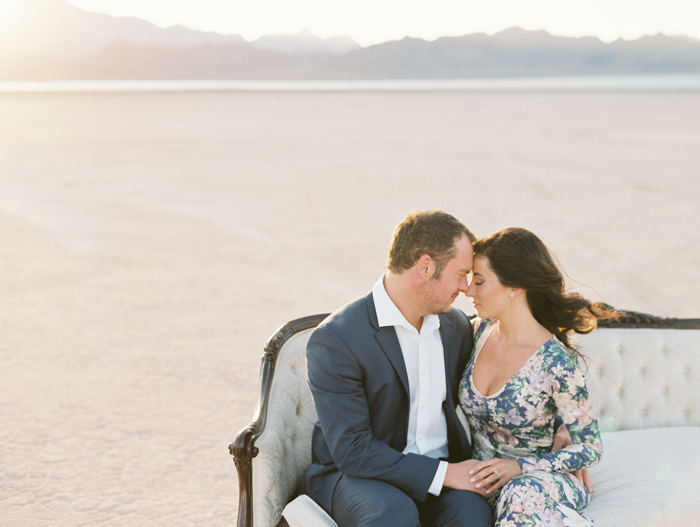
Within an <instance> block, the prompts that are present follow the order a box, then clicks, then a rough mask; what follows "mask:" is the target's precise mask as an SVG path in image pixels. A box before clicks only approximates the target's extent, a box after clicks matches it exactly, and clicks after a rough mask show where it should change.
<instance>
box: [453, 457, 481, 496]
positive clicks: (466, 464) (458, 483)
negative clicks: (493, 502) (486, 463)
mask: <svg viewBox="0 0 700 527" xmlns="http://www.w3.org/2000/svg"><path fill="white" fill-rule="evenodd" d="M477 463H479V462H478V461H477V460H476V459H467V460H465V461H461V462H459V463H449V464H448V465H447V472H446V473H445V481H444V482H443V484H442V486H443V487H449V488H451V489H457V490H469V491H471V492H475V493H476V494H479V495H481V496H483V497H484V498H485V497H487V496H488V494H486V488H484V487H483V486H481V487H477V486H476V483H473V482H471V481H470V480H471V479H472V478H473V477H474V475H473V474H470V473H469V471H470V470H472V469H473V468H474V467H475V466H476V464H477Z"/></svg>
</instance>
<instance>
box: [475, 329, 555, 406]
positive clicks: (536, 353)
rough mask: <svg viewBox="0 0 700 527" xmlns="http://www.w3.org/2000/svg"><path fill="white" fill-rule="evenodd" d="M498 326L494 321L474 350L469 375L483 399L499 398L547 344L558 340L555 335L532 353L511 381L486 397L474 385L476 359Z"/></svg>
mask: <svg viewBox="0 0 700 527" xmlns="http://www.w3.org/2000/svg"><path fill="white" fill-rule="evenodd" d="M497 325H498V321H494V322H493V323H491V324H490V325H489V327H487V328H486V329H485V330H484V332H483V333H482V334H481V336H480V337H479V340H478V341H477V343H476V346H475V349H474V360H473V361H472V371H471V372H470V373H469V384H471V387H472V390H474V392H475V393H476V394H477V395H479V396H480V397H483V398H484V399H493V398H494V397H498V396H499V395H501V393H502V392H503V390H505V389H506V386H508V385H509V384H510V383H511V382H513V379H514V378H515V376H516V375H518V373H520V372H521V371H522V369H523V368H525V366H527V365H528V364H529V363H530V361H532V360H533V358H534V357H536V356H537V355H539V354H540V352H541V351H542V350H543V349H545V347H546V346H547V344H549V343H550V342H552V340H554V339H555V338H556V337H555V336H554V335H552V338H551V339H549V340H548V341H547V342H545V343H544V344H542V345H541V346H540V347H539V348H537V349H536V350H535V351H534V352H532V354H531V355H530V356H529V357H528V358H527V360H526V361H525V362H523V364H522V365H521V366H520V368H518V369H517V371H516V372H515V373H514V374H513V375H512V376H511V377H510V379H508V380H507V381H506V382H505V384H504V385H503V386H501V387H500V388H499V389H498V390H497V391H495V392H494V393H492V394H491V395H484V394H482V393H481V392H480V391H479V389H478V388H477V387H476V384H474V367H475V366H476V359H478V358H479V354H480V353H481V349H482V348H483V347H484V344H486V341H487V340H488V339H489V337H490V336H491V333H492V332H493V330H494V329H495V328H496V326H497Z"/></svg>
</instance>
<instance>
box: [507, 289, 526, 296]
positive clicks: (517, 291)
mask: <svg viewBox="0 0 700 527" xmlns="http://www.w3.org/2000/svg"><path fill="white" fill-rule="evenodd" d="M522 291H523V290H522V289H520V288H517V287H511V288H510V292H509V293H508V296H509V297H511V298H515V297H516V296H518V295H519V294H520V293H522Z"/></svg>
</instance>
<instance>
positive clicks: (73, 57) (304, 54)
mask: <svg viewBox="0 0 700 527" xmlns="http://www.w3.org/2000/svg"><path fill="white" fill-rule="evenodd" d="M669 73H676V74H677V73H700V41H698V40H696V39H691V38H688V37H682V36H666V35H661V34H659V35H654V36H646V37H642V38H640V39H638V40H634V41H625V40H617V41H615V42H612V43H604V42H602V41H601V40H600V39H598V38H595V37H583V38H571V37H557V36H553V35H550V34H549V33H547V32H546V31H525V30H522V29H519V28H511V29H508V30H505V31H502V32H501V33H498V34H496V35H493V36H488V35H485V34H472V35H465V36H462V37H443V38H440V39H437V40H435V41H432V42H428V41H425V40H422V39H416V38H404V39H403V40H400V41H391V42H385V43H383V44H377V45H374V46H369V47H366V48H362V47H360V46H359V45H358V44H357V43H356V42H355V41H353V40H352V39H351V38H349V37H332V38H327V39H320V38H318V37H316V36H314V35H312V34H311V33H309V32H308V31H306V32H302V33H300V34H297V35H272V36H265V37H261V38H259V39H258V40H255V41H253V42H247V41H245V40H244V39H243V38H242V37H240V36H239V35H220V34H218V33H212V32H204V31H195V30H192V29H189V28H186V27H183V26H173V27H170V28H167V29H162V28H159V27H158V26H156V25H154V24H152V23H150V22H147V21H145V20H140V19H137V18H122V17H112V16H109V15H102V14H97V13H89V12H87V11H84V10H82V9H79V8H77V7H75V6H73V5H72V4H69V3H68V2H66V1H64V0H21V1H20V2H19V3H18V4H16V8H15V11H14V12H13V13H12V15H11V16H10V17H6V18H5V20H4V22H3V23H2V24H1V25H0V80H59V79H426V78H432V79H440V78H477V77H522V76H567V75H624V74H669Z"/></svg>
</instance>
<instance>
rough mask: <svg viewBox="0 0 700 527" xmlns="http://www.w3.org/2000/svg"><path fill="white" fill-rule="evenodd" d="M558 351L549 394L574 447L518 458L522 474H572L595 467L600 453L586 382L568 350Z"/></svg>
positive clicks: (595, 421) (552, 365)
mask: <svg viewBox="0 0 700 527" xmlns="http://www.w3.org/2000/svg"><path fill="white" fill-rule="evenodd" d="M560 352H561V353H557V354H555V359H554V360H553V361H552V364H551V366H550V368H551V373H553V375H554V378H553V382H552V392H551V395H552V399H553V400H554V404H555V405H556V407H557V414H558V415H560V416H561V418H562V420H563V421H564V426H566V429H567V430H568V432H569V435H570V436H571V440H572V442H573V444H571V445H569V446H567V447H565V448H563V449H561V450H558V451H557V452H548V453H547V454H544V455H542V456H539V457H538V456H527V457H524V458H518V463H520V467H521V468H522V470H523V474H526V473H528V472H533V471H535V470H542V471H546V472H561V473H566V472H574V471H576V470H579V469H582V468H586V467H590V466H592V465H595V464H596V463H597V462H598V461H599V459H600V456H601V455H602V454H603V443H602V442H601V439H600V430H599V428H598V420H597V419H596V415H595V411H594V410H593V407H592V406H591V403H590V401H589V400H588V390H587V388H586V380H585V377H584V375H583V372H582V371H581V370H580V368H579V367H578V360H577V358H576V356H575V355H573V354H572V353H569V352H568V351H565V350H563V349H560Z"/></svg>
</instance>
